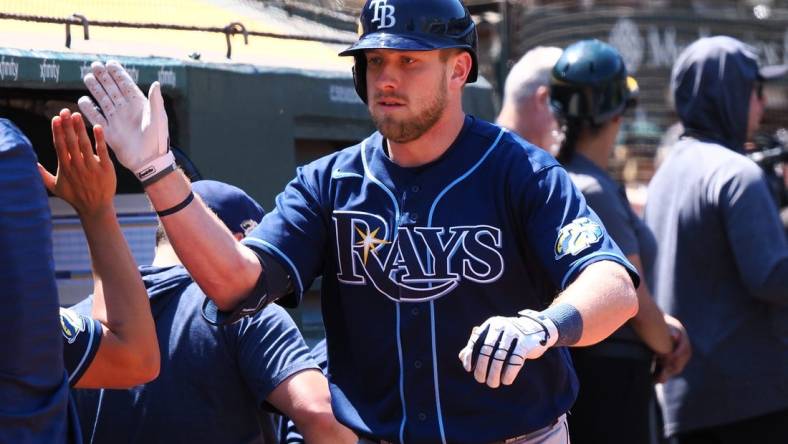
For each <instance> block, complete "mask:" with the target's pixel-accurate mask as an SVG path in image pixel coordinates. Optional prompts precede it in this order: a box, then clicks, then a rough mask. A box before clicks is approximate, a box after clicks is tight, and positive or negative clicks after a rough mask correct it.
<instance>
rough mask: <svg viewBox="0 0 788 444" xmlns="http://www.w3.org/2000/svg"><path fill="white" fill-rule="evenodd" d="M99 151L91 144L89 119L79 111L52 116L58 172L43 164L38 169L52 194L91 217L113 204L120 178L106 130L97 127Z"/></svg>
mask: <svg viewBox="0 0 788 444" xmlns="http://www.w3.org/2000/svg"><path fill="white" fill-rule="evenodd" d="M93 135H94V137H95V138H96V154H94V153H93V148H92V147H91V145H90V139H89V138H88V133H87V130H86V129H85V121H84V120H83V119H82V116H81V115H80V114H79V113H74V114H71V111H69V110H67V109H64V110H62V111H60V115H58V116H55V117H54V118H52V139H53V141H54V143H55V152H56V153H57V173H56V175H52V173H50V172H49V171H47V170H46V169H45V168H44V167H43V166H42V165H41V164H38V171H39V173H41V179H42V180H43V181H44V185H45V186H46V187H47V189H48V190H49V191H50V192H52V194H54V195H56V196H58V197H60V198H62V199H63V200H65V201H66V202H68V203H69V204H71V206H73V207H74V209H75V210H77V213H79V215H80V216H90V215H92V214H95V213H97V212H100V211H103V210H106V209H108V208H112V207H113V203H112V197H113V196H114V195H115V187H116V185H117V178H116V177H115V169H114V167H113V165H112V160H111V159H110V157H109V152H108V151H107V144H106V143H105V141H104V130H103V128H102V127H101V126H100V125H96V126H95V127H93Z"/></svg>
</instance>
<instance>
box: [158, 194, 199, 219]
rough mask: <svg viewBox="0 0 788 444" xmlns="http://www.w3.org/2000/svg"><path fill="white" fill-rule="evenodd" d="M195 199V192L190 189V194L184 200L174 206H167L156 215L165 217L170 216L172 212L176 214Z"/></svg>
mask: <svg viewBox="0 0 788 444" xmlns="http://www.w3.org/2000/svg"><path fill="white" fill-rule="evenodd" d="M193 200H194V193H193V192H191V191H189V195H188V196H186V199H183V202H181V203H179V204H178V205H175V206H174V207H172V208H167V209H166V210H162V211H157V212H156V215H157V216H159V217H164V216H169V215H170V214H175V213H177V212H178V211H181V210H182V209H184V208H186V206H187V205H189V204H190V203H192V201H193Z"/></svg>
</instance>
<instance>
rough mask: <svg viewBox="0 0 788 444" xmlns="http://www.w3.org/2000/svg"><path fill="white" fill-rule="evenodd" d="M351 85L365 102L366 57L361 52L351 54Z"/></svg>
mask: <svg viewBox="0 0 788 444" xmlns="http://www.w3.org/2000/svg"><path fill="white" fill-rule="evenodd" d="M353 59H354V60H355V63H354V64H353V86H355V87H356V94H358V96H359V97H360V98H361V101H362V102H364V103H367V59H366V57H364V54H363V52H362V53H361V54H357V55H354V56H353Z"/></svg>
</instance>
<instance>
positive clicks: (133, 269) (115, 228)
mask: <svg viewBox="0 0 788 444" xmlns="http://www.w3.org/2000/svg"><path fill="white" fill-rule="evenodd" d="M93 133H94V135H95V138H96V153H97V155H96V154H93V149H92V147H91V146H90V139H89V138H88V135H87V131H86V130H85V124H84V122H83V120H82V118H81V116H80V115H79V114H73V115H72V114H71V113H70V112H69V111H68V110H63V111H61V112H60V115H59V116H56V117H55V118H53V119H52V135H53V139H54V143H55V150H56V152H57V157H58V171H57V175H56V176H53V175H52V174H50V173H49V172H47V171H46V170H45V169H44V168H43V167H42V166H41V165H39V170H40V172H41V177H42V179H43V181H44V184H45V185H46V187H47V188H48V189H49V190H50V191H51V192H52V193H53V194H55V195H56V196H58V197H60V198H62V199H64V200H65V201H66V202H68V203H69V204H71V206H73V207H74V209H75V210H76V211H77V214H78V215H79V218H80V221H81V222H82V227H83V228H84V230H85V236H86V238H87V241H88V247H89V248H90V255H91V260H92V267H93V280H94V295H93V297H94V301H93V311H92V313H91V314H92V316H93V317H94V318H95V319H97V320H98V321H100V322H101V324H102V338H101V341H100V343H99V347H98V351H97V352H96V355H95V357H94V359H93V361H92V362H91V363H90V364H89V366H88V367H87V369H86V370H85V373H84V374H83V375H82V376H81V377H80V378H79V380H78V381H77V382H76V384H75V386H76V387H85V388H99V387H106V388H125V387H131V386H134V385H137V384H142V383H145V382H148V381H150V380H152V379H154V378H155V377H156V376H157V375H158V373H159V346H158V342H157V340H156V329H155V326H154V323H153V317H152V316H151V312H150V304H149V302H148V295H147V292H146V290H145V286H144V285H143V283H142V278H141V277H140V274H139V271H138V270H137V265H136V263H135V262H134V258H133V257H132V255H131V251H130V250H129V246H128V244H127V243H126V240H125V238H124V237H123V233H122V232H121V229H120V225H119V223H118V220H117V217H116V216H115V207H114V204H113V201H112V198H113V196H114V194H115V186H116V178H115V171H114V169H113V166H112V161H111V160H110V158H109V153H108V151H107V146H106V144H105V143H104V135H103V131H102V128H101V127H100V126H97V127H95V128H94V130H93Z"/></svg>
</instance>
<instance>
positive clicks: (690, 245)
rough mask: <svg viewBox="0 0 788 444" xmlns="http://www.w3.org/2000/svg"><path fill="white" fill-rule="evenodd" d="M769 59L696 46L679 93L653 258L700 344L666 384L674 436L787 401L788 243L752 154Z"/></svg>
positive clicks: (652, 217) (662, 298)
mask: <svg viewBox="0 0 788 444" xmlns="http://www.w3.org/2000/svg"><path fill="white" fill-rule="evenodd" d="M757 73H758V66H757V62H756V59H755V56H754V54H753V50H752V49H751V48H750V47H748V46H747V45H744V44H743V43H741V42H739V41H738V40H735V39H732V38H729V37H710V38H705V39H701V40H699V41H697V42H695V43H693V44H692V45H690V46H689V47H688V48H687V49H686V50H685V51H684V52H683V53H682V54H681V55H680V56H679V58H678V60H677V61H676V65H675V66H674V68H673V75H672V88H673V93H674V98H675V106H676V110H677V112H678V115H679V117H680V119H681V121H682V123H683V125H684V127H685V129H686V133H685V135H684V136H683V137H682V138H681V139H680V140H679V141H678V142H677V143H676V144H675V145H674V146H673V148H672V149H671V152H670V154H669V156H668V158H667V159H666V160H665V162H664V164H663V165H662V166H661V167H660V169H659V170H658V171H657V174H656V175H655V176H654V178H653V179H652V181H651V184H650V185H649V192H648V203H647V205H646V210H645V219H646V223H647V224H648V226H649V227H650V228H651V229H652V231H653V232H654V235H655V237H656V238H657V244H658V253H657V258H656V263H654V264H644V265H645V268H646V271H647V277H648V279H647V281H648V282H649V284H650V285H653V286H654V288H653V289H652V292H653V294H654V295H655V298H656V300H657V303H658V304H659V305H660V307H661V308H662V309H663V310H665V311H667V312H668V313H670V314H672V315H674V316H675V317H677V318H678V319H680V320H681V321H682V322H683V323H684V326H685V327H686V328H687V332H688V334H689V337H690V340H691V341H692V345H693V356H692V359H691V360H690V362H689V364H688V365H687V367H686V368H685V369H684V372H683V373H682V374H681V375H679V376H677V377H675V378H673V379H671V380H670V381H668V382H667V383H666V384H664V386H663V401H664V402H663V403H662V404H663V411H664V417H665V428H666V433H667V434H668V435H671V434H674V433H676V432H686V431H690V430H696V429H702V428H707V427H713V426H717V425H722V424H727V423H731V422H734V421H738V420H741V419H745V418H748V417H753V416H758V415H763V414H766V413H770V412H773V411H777V410H780V409H785V408H788V272H786V270H788V268H786V265H788V245H787V243H786V238H785V235H784V234H783V230H782V225H781V223H780V220H779V217H778V214H777V208H776V206H775V204H774V202H773V200H772V198H771V196H770V194H769V189H768V187H767V184H766V181H765V179H764V175H763V172H762V171H761V170H760V168H758V166H757V165H755V163H753V162H752V161H750V160H749V159H747V158H746V157H745V156H744V155H742V154H741V152H742V150H743V144H744V142H745V139H746V137H747V119H748V112H749V103H750V96H751V94H752V90H753V85H754V82H755V81H756V79H757Z"/></svg>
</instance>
